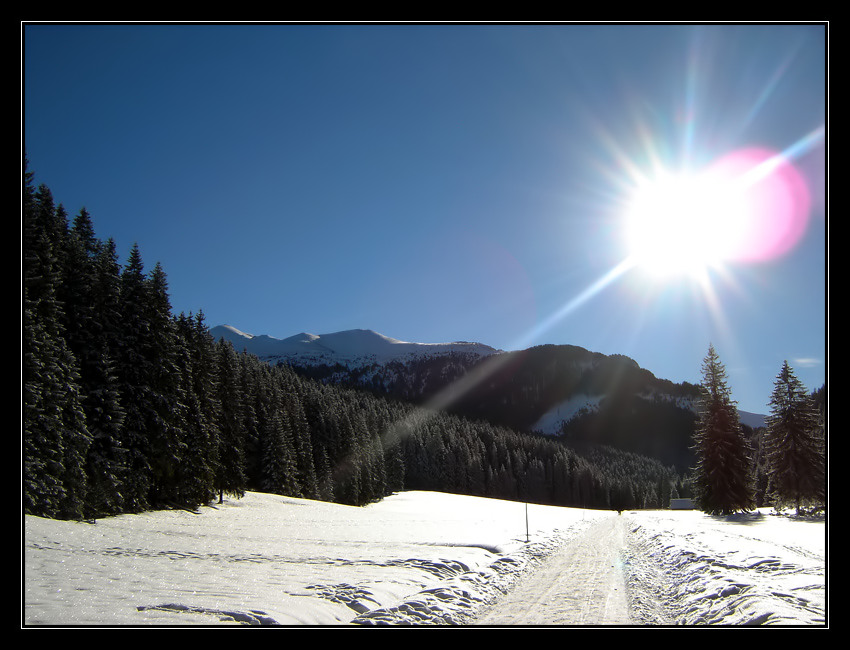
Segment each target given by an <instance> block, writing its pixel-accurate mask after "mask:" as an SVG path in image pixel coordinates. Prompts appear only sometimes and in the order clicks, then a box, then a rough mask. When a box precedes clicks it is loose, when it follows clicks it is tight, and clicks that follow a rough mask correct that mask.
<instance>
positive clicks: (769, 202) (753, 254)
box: [709, 148, 810, 262]
mask: <svg viewBox="0 0 850 650" xmlns="http://www.w3.org/2000/svg"><path fill="white" fill-rule="evenodd" d="M709 173H710V174H712V175H715V178H717V179H719V180H720V181H721V182H722V183H724V184H726V185H728V186H734V187H736V188H737V191H738V193H739V194H738V199H739V203H738V204H739V205H740V206H741V210H740V214H736V219H739V220H740V221H741V223H738V224H736V230H737V233H738V234H737V237H736V242H735V243H734V245H733V246H732V251H731V254H730V255H729V257H730V258H731V259H732V260H737V261H743V262H759V261H766V260H769V259H774V258H776V257H779V256H781V255H784V254H785V253H787V252H788V251H790V250H791V249H792V248H793V247H794V246H795V245H796V244H797V242H798V241H799V240H800V238H801V237H802V235H803V233H804V232H805V230H806V225H807V223H808V218H809V210H810V197H809V191H808V187H807V185H806V182H805V180H804V179H803V177H802V176H801V175H800V173H799V172H798V171H797V169H796V168H795V167H794V166H793V165H792V164H791V163H790V162H789V161H788V159H787V158H785V157H784V156H782V155H781V154H778V153H776V152H772V151H768V150H766V149H758V148H750V149H742V150H740V151H736V152H733V153H731V154H729V155H727V156H725V157H723V158H721V159H720V160H718V161H717V162H716V163H715V164H714V165H712V166H711V168H710V169H709ZM729 184H733V185H729Z"/></svg>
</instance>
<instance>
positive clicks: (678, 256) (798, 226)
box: [624, 149, 808, 280]
mask: <svg viewBox="0 0 850 650" xmlns="http://www.w3.org/2000/svg"><path fill="white" fill-rule="evenodd" d="M807 213H808V194H807V192H806V188H805V183H803V182H802V181H801V179H800V177H799V175H798V174H797V173H796V171H795V170H794V169H793V167H791V165H790V164H789V163H788V162H787V161H786V160H785V159H784V158H782V156H779V155H772V154H770V152H766V151H764V150H756V149H752V150H743V151H740V152H736V153H734V154H731V155H729V156H727V157H725V158H722V159H720V160H719V161H718V162H717V163H715V164H714V165H712V166H710V167H708V168H706V169H704V170H701V171H699V172H673V171H669V170H657V171H655V172H654V174H652V175H649V176H642V177H640V178H639V179H637V182H636V183H635V184H634V188H633V192H632V193H631V195H630V197H629V200H628V204H627V207H626V211H625V216H624V219H625V227H624V236H625V245H626V247H627V249H628V255H629V259H630V260H631V262H632V265H633V266H634V267H636V268H639V269H641V270H643V271H644V272H646V273H647V274H649V275H650V276H651V277H654V278H658V279H662V280H671V279H674V278H679V277H683V276H684V277H701V276H704V274H705V273H706V271H707V270H709V269H711V268H720V267H722V266H724V265H725V264H728V263H732V262H746V261H756V260H764V259H768V258H770V257H774V256H776V255H780V254H782V253H783V252H786V251H787V250H788V248H789V247H790V246H792V245H793V244H794V243H795V242H796V241H797V239H798V238H799V236H800V234H801V233H802V230H803V229H804V227H805V216H806V215H807Z"/></svg>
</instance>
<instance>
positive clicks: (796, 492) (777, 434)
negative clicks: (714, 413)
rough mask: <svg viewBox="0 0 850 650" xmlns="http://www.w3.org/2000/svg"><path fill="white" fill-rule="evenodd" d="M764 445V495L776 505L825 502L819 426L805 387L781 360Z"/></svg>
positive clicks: (821, 430) (818, 417)
mask: <svg viewBox="0 0 850 650" xmlns="http://www.w3.org/2000/svg"><path fill="white" fill-rule="evenodd" d="M766 424H767V430H766V432H765V434H764V447H765V455H766V461H767V475H768V486H767V497H768V499H769V500H771V501H772V502H773V504H774V505H775V506H776V507H779V508H781V507H783V506H785V505H794V507H795V508H796V509H797V514H800V511H801V508H802V507H803V506H804V505H806V504H812V505H823V504H824V503H825V501H826V476H825V449H824V439H823V426H822V422H821V417H820V413H819V411H818V409H817V408H816V407H815V405H814V402H813V400H812V398H811V397H810V396H809V395H808V394H807V392H806V388H805V386H803V383H802V382H801V381H800V380H799V379H798V378H797V376H796V375H795V373H794V370H793V369H792V368H791V367H790V366H789V365H788V362H787V361H785V362H784V363H783V365H782V369H781V370H780V371H779V374H778V375H777V376H776V381H775V383H774V388H773V393H772V395H771V398H770V415H769V416H768V417H767V422H766Z"/></svg>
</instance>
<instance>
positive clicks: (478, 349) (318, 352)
mask: <svg viewBox="0 0 850 650" xmlns="http://www.w3.org/2000/svg"><path fill="white" fill-rule="evenodd" d="M210 333H211V334H212V335H213V337H214V338H215V339H220V338H224V339H226V340H228V341H230V342H231V343H232V344H233V346H234V347H235V348H236V349H237V350H240V351H241V350H242V349H245V350H247V351H248V352H250V353H251V354H256V355H257V356H258V357H260V358H263V359H266V360H280V361H284V360H295V359H298V360H300V361H313V362H317V363H318V362H333V361H347V362H357V361H362V362H365V363H374V362H384V363H385V362H387V361H392V360H397V359H401V358H405V357H409V356H411V355H417V354H446V353H452V352H461V353H469V354H473V355H478V356H482V357H483V356H489V355H491V354H494V353H497V352H501V350H497V349H496V348H493V347H491V346H489V345H485V344H483V343H475V342H469V341H453V342H448V343H414V342H410V341H402V340H400V339H395V338H392V337H389V336H386V335H384V334H380V333H378V332H376V331H374V330H370V329H351V330H342V331H339V332H331V333H329V334H310V333H307V332H301V333H299V334H295V335H293V336H289V337H287V338H284V339H278V338H274V337H271V336H268V335H267V334H260V335H254V334H248V333H246V332H243V331H241V330H239V329H237V328H235V327H233V326H232V325H218V326H216V327H213V328H212V329H211V330H210Z"/></svg>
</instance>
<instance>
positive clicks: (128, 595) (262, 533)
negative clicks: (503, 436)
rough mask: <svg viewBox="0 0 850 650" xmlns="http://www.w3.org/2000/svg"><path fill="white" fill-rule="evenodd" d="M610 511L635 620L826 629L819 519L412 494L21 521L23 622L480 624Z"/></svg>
mask: <svg viewBox="0 0 850 650" xmlns="http://www.w3.org/2000/svg"><path fill="white" fill-rule="evenodd" d="M611 518H614V519H615V521H613V522H608V523H613V524H616V525H617V526H620V527H622V529H623V531H624V535H623V536H622V537H623V539H624V540H625V544H624V546H623V548H622V549H619V550H618V557H621V558H622V566H621V567H618V570H621V571H622V573H623V577H624V579H625V581H626V583H627V584H628V585H629V586H630V587H631V588H630V589H629V601H630V607H629V610H630V611H629V615H630V616H631V620H632V621H633V623H634V624H635V625H642V624H662V625H673V624H704V623H712V624H734V625H737V624H744V623H756V624H792V625H825V623H826V621H825V545H826V533H825V524H824V522H823V521H820V522H799V521H793V520H791V519H788V518H784V517H778V516H770V515H767V514H764V515H751V516H748V517H743V516H742V517H738V518H735V517H732V518H712V517H708V516H705V515H702V514H701V513H696V512H681V511H677V512H670V511H647V512H632V513H623V515H622V516H620V515H617V513H614V512H607V511H592V510H580V509H573V508H557V507H551V506H537V505H529V506H528V508H527V516H526V506H525V505H524V504H522V503H513V502H508V501H499V500H494V499H483V498H477V497H467V496H456V495H448V494H440V493H433V492H404V493H400V494H396V495H393V496H391V497H388V498H386V499H384V500H383V501H381V502H380V503H375V504H372V505H369V506H367V507H364V508H356V507H350V506H342V505H337V504H330V503H322V502H317V501H307V500H302V499H292V498H287V497H280V496H274V495H268V494H261V493H248V494H247V495H246V496H245V497H244V498H243V499H239V500H236V499H231V500H226V501H225V503H224V504H222V505H217V506H215V507H207V508H202V509H201V511H200V514H193V513H190V512H185V511H163V512H151V513H144V514H140V515H122V516H119V517H113V518H108V519H102V520H98V521H97V522H96V523H80V522H65V521H54V520H48V519H42V518H38V517H31V516H26V517H24V522H23V526H24V531H23V536H22V537H23V546H24V548H23V568H22V571H23V575H22V583H23V589H22V592H23V605H22V607H23V612H22V624H23V625H24V626H145V625H166V626H178V625H247V624H254V625H275V624H278V625H337V626H342V625H350V624H369V625H374V624H414V625H438V624H459V625H470V624H473V623H475V622H476V619H477V618H478V617H479V616H480V615H481V614H482V612H484V611H485V610H487V609H491V610H492V608H493V605H494V604H495V605H496V607H498V605H499V601H500V599H501V598H504V596H505V594H506V593H508V592H512V590H513V589H514V588H515V587H516V586H517V585H518V584H519V583H520V581H523V583H524V582H525V581H527V580H529V578H530V577H543V578H545V577H546V576H547V574H551V575H556V574H557V573H558V571H559V569H558V559H557V558H558V557H559V553H557V551H558V550H559V549H564V548H566V547H565V545H567V544H574V545H581V544H585V545H592V544H593V543H594V540H593V536H592V531H593V529H594V526H598V525H600V524H605V523H606V520H608V519H611ZM526 521H527V522H528V523H527V527H528V528H527V530H528V533H526ZM586 532H587V534H585V533H586ZM527 534H528V541H526V539H527V538H526V535H527ZM518 624H521V623H518Z"/></svg>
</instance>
